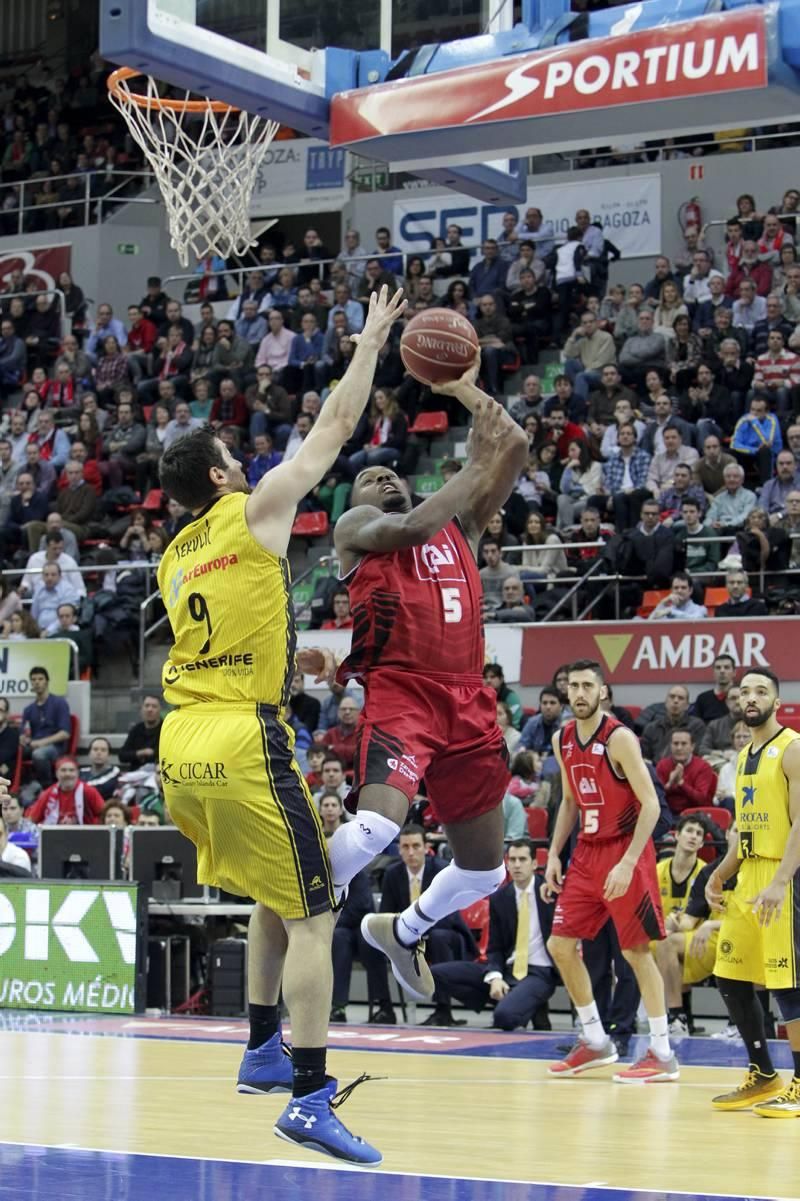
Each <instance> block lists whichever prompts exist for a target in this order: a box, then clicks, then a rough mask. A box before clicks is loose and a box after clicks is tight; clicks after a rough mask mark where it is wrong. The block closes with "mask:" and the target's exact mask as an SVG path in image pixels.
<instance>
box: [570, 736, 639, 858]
mask: <svg viewBox="0 0 800 1201" xmlns="http://www.w3.org/2000/svg"><path fill="white" fill-rule="evenodd" d="M621 725H622V722H621V721H617V719H616V717H610V716H609V715H608V714H606V715H605V716H604V717H603V719H602V721H601V722H600V725H599V726H598V728H597V729H596V730H595V732H594V734H593V735H592V737H591V739H590V740H589V742H588V743H587V745H586V746H583V745H582V744H581V742H580V740H579V738H578V728H577V722H575V721H568V722H567V723H566V725H564V726H562V727H561V730H560V731H559V749H560V751H561V762H562V763H563V764H564V768H565V770H566V772H567V776H568V777H569V786H570V791H571V793H572V796H573V797H574V799H575V803H576V805H577V806H578V808H579V809H580V821H581V828H580V834H579V835H578V841H583V842H597V841H599V840H601V839H605V838H622V837H624V836H625V835H627V834H632V833H633V828H634V826H635V825H636V821H637V819H638V817H639V810H640V809H641V805H640V804H639V800H638V798H637V796H636V793H635V792H634V791H633V789H632V788H631V786H630V784H629V783H628V781H627V780H625V779H624V778H623V777H621V776H620V775H618V773H617V771H616V768H614V767H613V765H612V763H611V756H610V754H609V750H608V740H609V738H610V737H611V735H612V734H613V733H614V731H615V730H616V729H618V728H619V727H620V726H621Z"/></svg>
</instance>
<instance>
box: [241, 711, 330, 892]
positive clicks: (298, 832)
mask: <svg viewBox="0 0 800 1201" xmlns="http://www.w3.org/2000/svg"><path fill="white" fill-rule="evenodd" d="M259 719H260V723H261V729H262V739H263V742H264V748H265V762H266V764H267V771H268V773H269V778H270V784H271V787H272V792H273V796H274V798H275V801H276V803H277V805H278V808H279V810H280V813H281V816H282V818H283V821H284V823H285V825H286V830H287V833H288V835H289V841H290V843H291V847H292V854H293V859H294V870H295V873H296V875H297V883H298V888H299V891H300V894H301V896H302V898H303V907H304V909H305V911H306V914H307V915H308V916H311V915H313V914H317V913H324V912H326V910H328V909H330V908H332V906H333V889H332V886H331V880H330V868H329V865H328V858H327V854H326V851H325V841H324V835H323V834H322V830H321V828H320V824H319V822H318V820H317V815H316V810H315V809H314V802H313V800H312V798H311V795H310V793H309V792H308V788H307V786H306V784H305V781H304V780H303V777H302V775H301V773H300V769H299V767H298V766H297V763H296V761H295V759H294V755H293V753H292V749H291V747H290V746H289V736H288V734H287V731H286V729H285V727H284V726H283V725H282V723H281V722H280V721H279V720H278V718H277V716H276V715H275V710H274V709H272V708H271V707H269V706H261V707H260V709H259Z"/></svg>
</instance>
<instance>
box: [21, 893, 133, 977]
mask: <svg viewBox="0 0 800 1201" xmlns="http://www.w3.org/2000/svg"><path fill="white" fill-rule="evenodd" d="M100 897H101V893H100V890H99V889H83V888H81V889H71V890H70V891H69V892H67V894H66V896H63V886H62V888H60V889H59V890H58V892H57V893H56V895H55V897H53V890H52V889H49V888H29V889H27V890H26V892H25V905H24V917H23V920H22V922H21V923H20V922H19V920H18V913H17V910H15V908H14V906H13V905H12V903H11V901H10V899H9V897H8V895H7V894H6V893H0V959H2V957H3V956H4V955H6V954H7V953H8V952H9V951H11V950H12V949H13V950H14V951H19V949H20V948H19V947H18V945H17V940H18V939H19V938H20V937H21V938H22V940H23V945H22V951H23V956H24V959H25V961H26V962H31V961H37V960H38V961H42V962H47V961H49V960H51V959H52V957H53V952H54V951H56V950H57V948H59V947H60V948H61V950H62V951H63V953H64V955H65V956H66V958H67V960H68V961H69V962H70V963H99V962H100V956H99V955H98V953H97V951H96V949H95V947H94V946H93V944H92V942H91V941H90V939H89V938H88V936H87V934H86V932H85V931H84V930H83V929H82V928H81V924H82V923H83V921H84V919H85V918H86V917H87V916H88V914H89V911H90V910H91V909H92V908H93V906H94V905H95V904H97V902H98V900H99V899H100ZM20 908H22V906H20ZM103 910H105V915H106V917H107V919H108V923H109V924H110V926H111V929H112V930H113V932H114V935H115V937H116V941H117V946H118V947H119V953H120V956H121V958H122V962H123V963H126V964H135V963H136V914H135V912H134V908H133V902H132V900H131V895H130V893H129V892H127V891H119V892H116V891H113V892H112V891H104V892H103V893H102V908H101V913H102V911H103ZM19 916H22V915H19ZM98 916H99V915H98V914H97V913H93V914H92V917H93V919H94V922H93V926H94V928H95V930H96V928H97V924H98V923H97V918H98Z"/></svg>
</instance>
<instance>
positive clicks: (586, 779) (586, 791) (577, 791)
mask: <svg viewBox="0 0 800 1201" xmlns="http://www.w3.org/2000/svg"><path fill="white" fill-rule="evenodd" d="M569 770H570V775H571V776H572V787H573V793H574V796H575V800H576V801H577V802H578V804H591V805H592V806H593V807H597V806H598V805H602V803H603V797H602V794H601V792H600V789H599V787H598V784H597V780H596V779H595V776H594V770H593V768H592V767H590V766H589V764H588V763H576V764H573V765H572V766H571V767H570V769H569Z"/></svg>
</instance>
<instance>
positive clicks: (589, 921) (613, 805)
mask: <svg viewBox="0 0 800 1201" xmlns="http://www.w3.org/2000/svg"><path fill="white" fill-rule="evenodd" d="M604 691H605V681H604V679H603V673H602V670H601V668H600V665H599V664H598V663H594V662H592V661H591V660H589V659H581V660H579V661H578V662H577V663H573V664H572V665H571V667H570V668H569V683H568V695H569V703H570V707H571V708H572V712H573V713H574V714H575V720H574V721H568V722H567V723H566V724H565V725H564V726H562V728H561V729H560V730H559V731H558V733H557V734H555V735H554V737H553V751H554V753H555V756H556V758H557V759H558V763H559V766H560V768H561V783H562V789H563V799H562V801H561V807H560V809H559V811H558V817H557V818H556V825H555V830H554V831H553V840H552V843H551V845H550V851H549V854H548V858H547V870H546V873H545V882H544V884H543V885H542V896H543V897H544V899H545V900H548V901H552V900H554V899H555V898H556V897H558V900H557V902H556V910H555V914H554V915H553V932H552V934H551V936H550V939H549V940H548V943H547V949H548V950H549V952H550V954H551V955H552V957H553V960H554V961H555V964H556V967H557V968H558V970H559V971H560V973H561V978H562V980H563V981H564V984H565V985H566V988H567V991H568V992H569V995H570V997H571V998H572V1002H573V1004H574V1005H575V1008H576V1009H577V1011H578V1017H579V1019H580V1022H581V1027H582V1034H581V1036H580V1037H579V1038H578V1041H577V1042H576V1043H575V1046H574V1047H573V1048H572V1050H571V1051H570V1053H569V1054H568V1055H567V1057H566V1059H564V1060H562V1061H561V1063H555V1064H553V1065H552V1066H551V1067H550V1069H549V1071H550V1073H551V1074H552V1075H554V1076H577V1075H579V1074H580V1073H581V1072H585V1071H588V1070H589V1069H590V1068H599V1067H603V1066H604V1065H605V1064H609V1063H614V1062H615V1060H616V1059H617V1058H618V1056H617V1051H616V1048H615V1047H614V1044H613V1042H612V1041H611V1039H610V1038H609V1036H608V1034H607V1033H606V1031H605V1030H604V1029H603V1023H602V1022H601V1020H600V1014H599V1013H598V1011H597V1005H596V1004H595V1000H594V997H593V995H592V986H591V983H590V980H589V973H588V972H587V970H586V968H585V966H584V964H583V960H582V959H581V958H580V955H579V954H578V943H579V941H580V939H582V938H586V939H591V938H594V937H595V935H596V934H597V933H598V932H599V931H600V929H601V927H602V926H603V925H604V924H605V922H606V921H607V920H608V918H609V917H610V918H611V920H612V921H613V923H614V926H615V927H616V931H617V935H618V937H619V943H620V947H621V948H622V953H623V955H624V956H625V958H626V959H627V961H628V963H629V964H630V965H631V968H632V969H633V971H634V973H635V975H636V980H637V982H638V984H639V988H640V989H641V993H642V1000H643V1001H644V1006H645V1009H646V1010H647V1016H648V1019H649V1022H650V1046H649V1047H648V1049H647V1052H646V1053H645V1055H644V1056H643V1057H642V1058H641V1059H640V1060H639V1061H638V1062H636V1063H634V1064H633V1065H632V1066H631V1067H629V1068H626V1069H624V1070H623V1071H620V1072H618V1073H617V1075H616V1076H615V1077H614V1079H615V1080H616V1081H618V1082H620V1083H624V1084H632V1083H656V1082H658V1081H664V1080H677V1079H678V1076H679V1069H678V1061H677V1059H676V1058H675V1056H674V1054H673V1052H672V1048H671V1047H670V1044H669V1038H668V1037H667V1010H666V1003H665V998H664V983H663V980H662V978H661V973H660V972H659V970H658V967H657V966H656V962H655V959H654V958H653V955H652V953H651V951H650V942H651V941H652V940H653V939H661V938H664V920H663V917H662V912H661V903H660V899H659V893H658V882H657V879H656V855H655V848H654V846H653V841H652V838H651V835H652V833H653V830H654V829H655V825H656V822H657V820H658V814H659V806H658V799H657V797H656V793H655V789H654V788H653V782H652V780H651V778H650V774H649V772H648V770H647V767H646V766H645V763H644V760H643V759H642V752H641V749H640V747H639V740H638V738H637V737H636V735H635V734H633V733H632V732H631V731H630V730H628V729H627V728H626V727H625V726H623V725H622V723H621V722H619V721H617V719H616V718H614V717H612V716H611V715H610V714H608V713H603V711H602V710H601V708H600V702H601V700H602V699H603V694H604ZM578 816H580V830H579V833H578V841H577V844H576V846H575V850H574V852H573V855H572V858H571V860H570V864H569V868H568V869H567V873H566V878H562V870H561V852H562V850H563V849H564V846H565V845H566V843H567V841H568V839H569V837H570V835H571V833H572V830H573V828H574V826H575V819H576V817H578Z"/></svg>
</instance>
